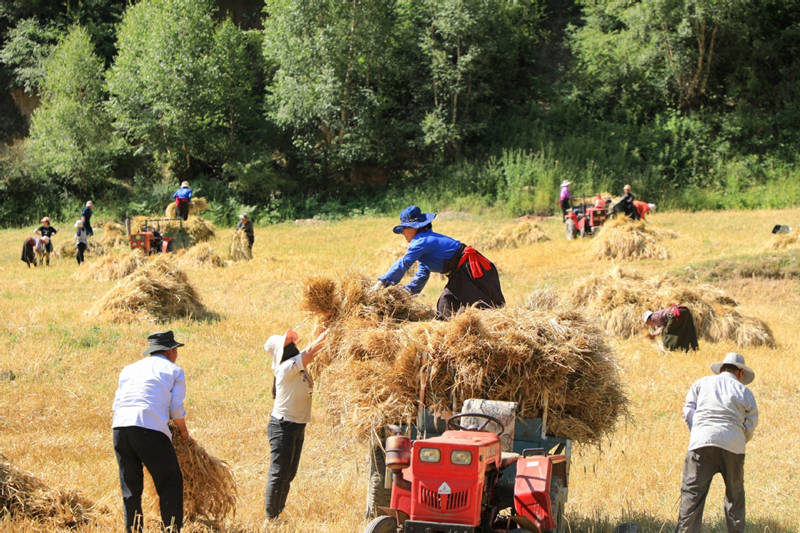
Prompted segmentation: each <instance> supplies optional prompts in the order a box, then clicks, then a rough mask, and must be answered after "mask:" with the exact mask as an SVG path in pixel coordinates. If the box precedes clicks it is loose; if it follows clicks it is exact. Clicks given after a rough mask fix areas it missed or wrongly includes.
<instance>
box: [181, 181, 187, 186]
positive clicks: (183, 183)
mask: <svg viewBox="0 0 800 533" xmlns="http://www.w3.org/2000/svg"><path fill="white" fill-rule="evenodd" d="M188 186H189V182H188V181H182V182H181V187H188Z"/></svg>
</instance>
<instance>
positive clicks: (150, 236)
mask: <svg viewBox="0 0 800 533" xmlns="http://www.w3.org/2000/svg"><path fill="white" fill-rule="evenodd" d="M162 222H165V223H169V222H173V223H174V222H177V223H178V226H179V228H180V230H179V231H180V233H181V235H182V234H183V221H182V219H180V218H154V219H146V220H145V221H144V225H143V226H142V228H141V229H140V230H139V231H138V232H137V233H131V234H130V235H129V236H128V240H129V241H130V245H131V250H135V249H137V248H138V249H140V250H142V251H143V252H144V253H145V254H146V255H150V254H153V253H167V252H174V251H175V242H174V241H175V238H174V237H165V236H164V235H162V234H161V231H160V230H161V223H162ZM153 223H155V224H153Z"/></svg>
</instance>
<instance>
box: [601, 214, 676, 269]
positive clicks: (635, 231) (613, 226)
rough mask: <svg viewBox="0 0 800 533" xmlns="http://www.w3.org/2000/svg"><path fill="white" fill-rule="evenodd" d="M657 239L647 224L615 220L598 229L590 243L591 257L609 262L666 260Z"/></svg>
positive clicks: (656, 233) (665, 255) (637, 221)
mask: <svg viewBox="0 0 800 533" xmlns="http://www.w3.org/2000/svg"><path fill="white" fill-rule="evenodd" d="M661 238H662V237H661V236H660V234H659V232H657V231H654V230H653V229H652V228H651V227H650V226H649V225H647V223H645V222H643V221H640V220H631V219H629V218H628V217H623V216H619V217H617V218H614V219H611V220H609V221H608V222H606V223H605V224H604V225H603V226H602V227H601V229H600V232H599V234H598V235H597V237H595V239H594V256H595V258H597V259H610V260H612V261H634V260H637V259H669V251H668V250H667V249H666V248H665V247H664V246H663V245H661V244H660V243H659V241H660V240H661Z"/></svg>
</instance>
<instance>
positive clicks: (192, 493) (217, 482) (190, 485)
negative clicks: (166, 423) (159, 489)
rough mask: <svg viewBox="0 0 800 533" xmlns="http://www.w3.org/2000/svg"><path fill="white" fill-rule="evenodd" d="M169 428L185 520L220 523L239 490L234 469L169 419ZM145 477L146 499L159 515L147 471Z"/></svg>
mask: <svg viewBox="0 0 800 533" xmlns="http://www.w3.org/2000/svg"><path fill="white" fill-rule="evenodd" d="M170 430H171V431H172V444H173V446H175V455H177V456H178V464H179V465H180V467H181V474H182V475H183V515H184V520H185V521H187V522H188V521H193V520H201V521H205V522H210V523H212V524H214V525H215V526H216V527H217V528H220V527H222V522H223V521H224V520H225V519H226V518H228V517H233V516H234V515H235V514H236V501H237V499H238V494H237V490H236V480H235V479H234V478H233V472H231V469H230V467H228V464H227V463H226V462H225V461H222V460H221V459H218V458H216V457H214V456H213V455H211V454H209V453H208V452H207V451H206V450H205V449H204V448H203V447H202V446H200V445H199V444H198V443H197V441H196V440H194V439H193V438H192V437H191V436H190V437H189V440H188V441H187V440H185V439H184V438H183V437H181V435H180V433H178V431H177V428H176V427H175V425H174V424H172V423H170ZM145 471H146V470H145ZM147 477H148V479H149V482H148V483H146V484H145V487H146V489H145V491H146V499H147V501H149V502H150V503H151V510H152V513H153V514H155V515H156V516H158V515H159V509H158V495H157V493H156V490H155V486H154V485H153V480H152V478H151V477H150V475H149V473H148V475H147Z"/></svg>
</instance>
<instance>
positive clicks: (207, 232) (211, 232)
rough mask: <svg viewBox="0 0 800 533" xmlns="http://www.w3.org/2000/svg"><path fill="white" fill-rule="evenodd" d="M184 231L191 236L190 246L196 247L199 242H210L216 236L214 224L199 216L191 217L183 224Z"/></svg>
mask: <svg viewBox="0 0 800 533" xmlns="http://www.w3.org/2000/svg"><path fill="white" fill-rule="evenodd" d="M183 229H184V231H185V232H186V234H187V235H188V236H189V245H190V246H194V245H195V244H197V243H199V242H205V241H210V240H211V239H213V238H214V236H215V235H216V230H215V228H214V224H212V223H211V222H209V221H207V220H206V219H204V218H201V217H197V216H190V217H189V218H188V220H186V222H184V223H183Z"/></svg>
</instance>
